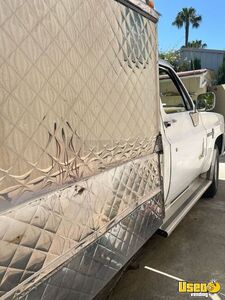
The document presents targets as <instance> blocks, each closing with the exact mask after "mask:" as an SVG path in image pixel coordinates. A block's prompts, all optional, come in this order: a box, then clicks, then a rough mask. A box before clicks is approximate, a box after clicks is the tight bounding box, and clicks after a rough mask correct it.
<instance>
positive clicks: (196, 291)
mask: <svg viewBox="0 0 225 300" xmlns="http://www.w3.org/2000/svg"><path fill="white" fill-rule="evenodd" d="M220 290H221V285H220V283H219V282H218V281H217V280H211V281H210V282H208V283H206V282H188V281H179V287H178V291H179V293H180V294H190V295H191V296H192V297H209V294H218V293H219V292H220Z"/></svg>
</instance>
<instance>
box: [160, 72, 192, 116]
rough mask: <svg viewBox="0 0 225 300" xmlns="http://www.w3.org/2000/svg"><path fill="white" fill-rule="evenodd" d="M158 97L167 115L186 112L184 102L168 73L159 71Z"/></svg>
mask: <svg viewBox="0 0 225 300" xmlns="http://www.w3.org/2000/svg"><path fill="white" fill-rule="evenodd" d="M159 85H160V97H161V102H162V106H163V108H164V110H165V112H166V113H167V114H172V113H179V112H184V111H186V110H187V109H186V106H185V101H184V99H183V96H182V94H181V92H180V91H179V89H178V88H177V85H176V84H175V83H174V81H173V79H172V78H171V75H170V74H169V72H167V71H166V70H164V69H160V70H159Z"/></svg>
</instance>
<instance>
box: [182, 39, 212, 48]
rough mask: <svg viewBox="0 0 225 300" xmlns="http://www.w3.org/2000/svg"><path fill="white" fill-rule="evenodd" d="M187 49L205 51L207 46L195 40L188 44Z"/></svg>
mask: <svg viewBox="0 0 225 300" xmlns="http://www.w3.org/2000/svg"><path fill="white" fill-rule="evenodd" d="M187 46H188V48H200V49H205V48H207V44H206V43H203V42H202V40H195V41H192V42H188V45H187Z"/></svg>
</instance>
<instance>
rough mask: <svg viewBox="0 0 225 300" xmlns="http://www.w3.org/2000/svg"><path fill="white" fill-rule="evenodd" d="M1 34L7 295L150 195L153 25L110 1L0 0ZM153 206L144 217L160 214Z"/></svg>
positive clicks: (154, 188) (153, 188)
mask: <svg viewBox="0 0 225 300" xmlns="http://www.w3.org/2000/svg"><path fill="white" fill-rule="evenodd" d="M0 38H1V47H0V90H1V93H0V105H1V110H0V211H1V215H0V296H1V295H4V294H5V296H6V297H7V295H9V294H8V293H11V295H14V293H15V292H18V293H20V292H21V291H23V290H24V289H26V287H30V285H32V282H38V281H39V280H42V279H44V278H45V277H46V276H49V274H51V273H52V272H53V271H54V270H56V269H57V268H59V266H60V265H62V264H63V263H65V262H66V261H68V260H70V259H76V257H77V255H79V257H80V255H81V256H82V254H79V253H80V251H81V250H82V249H83V248H84V247H87V246H89V245H90V243H92V242H94V241H95V240H96V239H99V237H100V236H102V235H103V236H105V239H106V240H107V237H109V236H110V233H109V235H107V232H109V230H111V228H114V227H115V226H116V224H117V223H118V224H119V222H121V220H122V219H123V218H124V217H126V216H127V215H129V214H130V213H131V212H132V211H133V210H134V209H135V208H136V207H138V206H139V205H141V204H142V203H144V202H145V201H149V199H150V198H152V197H154V195H156V194H158V193H159V191H160V175H159V166H158V155H157V154H153V152H154V146H155V140H156V137H157V134H158V128H159V124H158V102H157V100H158V94H157V93H158V91H157V69H156V66H157V64H156V61H157V41H156V28H155V24H153V23H152V22H150V21H149V20H148V19H146V18H144V17H143V16H140V15H139V14H137V13H136V12H134V11H133V10H131V9H130V8H127V7H125V6H123V5H121V4H120V3H118V2H116V1H114V0H111V1H109V0H101V1H97V0H89V1H81V0H18V1H12V0H9V1H8V0H7V1H6V0H3V1H1V2H0ZM161 208H162V207H161V202H160V201H159V202H157V201H156V204H155V205H153V206H151V211H149V212H148V214H149V215H151V219H152V220H153V219H155V218H156V219H157V222H160V219H161V218H162V215H163V212H162V209H161ZM157 210H159V213H158V214H156V213H155V211H157ZM146 213H147V212H146ZM132 216H133V217H132V218H134V219H133V222H134V224H136V225H133V226H134V227H135V226H140V224H139V223H140V218H138V217H137V219H135V216H136V214H133V215H132ZM127 218H128V219H129V217H127ZM128 219H127V220H128ZM127 226H128V224H127ZM115 228H116V227H115ZM123 228H124V236H123V239H124V243H125V244H126V243H127V244H126V245H127V246H126V247H128V248H129V245H130V244H129V243H130V242H129V239H128V236H129V234H128V233H125V232H129V226H128V227H127V228H126V222H125V223H123ZM135 228H136V227H135ZM154 228H155V227H154V226H153V227H152V228H148V232H147V233H146V236H150V234H151V233H152V232H153V231H154ZM132 230H133V232H136V231H135V230H136V229H132ZM146 230H147V227H146ZM135 234H136V233H135ZM136 239H137V240H138V241H139V237H136ZM100 240H101V239H100ZM109 241H110V238H109ZM141 241H142V242H143V238H141ZM142 242H137V244H138V245H141V243H142ZM132 247H133V246H132ZM88 248H89V247H88ZM128 248H126V250H124V255H126V253H130V254H131V253H133V250H132V249H128ZM137 248H138V247H137ZM90 249H91V248H90ZM134 249H135V248H134ZM82 251H83V250H82ZM126 251H127V252H126ZM130 254H129V255H130ZM115 255H117V254H116V253H115ZM129 255H128V256H129ZM122 261H123V260H122ZM122 261H121V262H120V264H122ZM79 276H81V275H79ZM110 276H111V275H110ZM110 276H109V277H110ZM85 280H86V279H85ZM82 284H84V283H82ZM101 285H102V284H101ZM71 288H72V287H71ZM10 291H11V292H10ZM15 295H16V294H15Z"/></svg>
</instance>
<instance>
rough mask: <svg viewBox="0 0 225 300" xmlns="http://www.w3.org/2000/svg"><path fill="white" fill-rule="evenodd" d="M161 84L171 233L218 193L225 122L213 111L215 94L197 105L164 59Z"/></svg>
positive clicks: (164, 164) (198, 101) (204, 96)
mask: <svg viewBox="0 0 225 300" xmlns="http://www.w3.org/2000/svg"><path fill="white" fill-rule="evenodd" d="M159 86H160V99H161V104H160V108H161V110H160V111H161V132H162V142H163V167H162V168H163V185H164V201H165V211H166V215H165V220H164V224H163V226H162V228H164V229H166V231H167V233H171V232H172V230H173V229H174V228H175V225H177V222H178V221H179V220H181V218H182V217H183V216H184V215H185V214H186V213H187V212H188V211H189V209H190V208H191V207H192V206H193V205H194V203H195V202H196V201H197V200H198V199H199V198H200V196H201V195H202V194H203V193H204V192H205V195H206V196H207V195H208V196H210V197H213V196H214V195H215V194H216V192H217V188H218V166H219V164H218V160H219V155H221V154H223V151H224V119H223V116H221V115H219V114H216V113H213V112H211V110H212V109H213V108H214V106H215V95H214V94H213V93H211V92H208V93H206V94H203V95H200V96H199V97H198V99H196V101H195V102H194V101H193V100H192V99H191V97H190V95H189V93H188V91H187V89H186V88H185V86H184V85H183V83H182V82H181V80H180V79H179V77H178V76H177V75H176V73H175V72H174V70H173V69H172V67H171V66H170V65H169V64H168V63H166V62H164V61H160V63H159ZM196 192H197V194H198V195H197V197H196V195H195V194H196ZM181 208H182V210H181V211H180V210H179V209H181ZM179 213H181V214H182V216H179ZM177 218H178V219H179V220H177ZM169 219H170V222H169V224H168V220H169ZM171 222H172V225H171ZM168 226H169V228H168Z"/></svg>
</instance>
